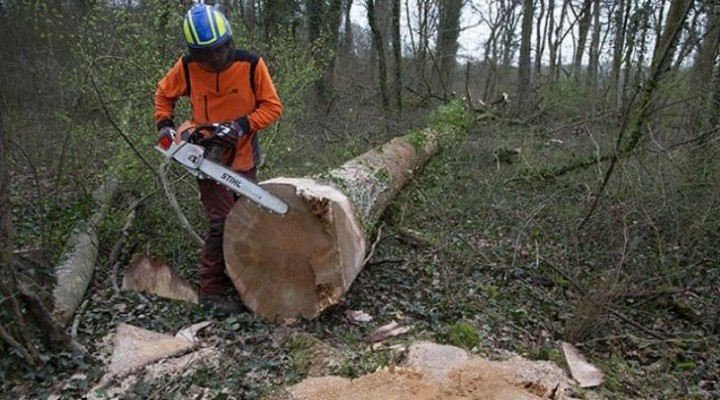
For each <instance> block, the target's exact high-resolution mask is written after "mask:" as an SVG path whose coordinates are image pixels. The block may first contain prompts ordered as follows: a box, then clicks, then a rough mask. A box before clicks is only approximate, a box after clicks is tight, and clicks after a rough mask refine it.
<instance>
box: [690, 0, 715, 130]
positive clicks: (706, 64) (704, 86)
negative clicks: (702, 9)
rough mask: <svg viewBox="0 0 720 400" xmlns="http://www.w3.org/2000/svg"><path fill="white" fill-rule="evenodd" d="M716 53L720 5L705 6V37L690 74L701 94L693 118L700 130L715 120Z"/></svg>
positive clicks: (706, 127)
mask: <svg viewBox="0 0 720 400" xmlns="http://www.w3.org/2000/svg"><path fill="white" fill-rule="evenodd" d="M718 53H720V5H715V6H707V24H706V29H705V37H704V39H703V41H702V43H701V45H700V49H699V50H698V52H697V55H696V56H695V62H694V64H693V67H692V75H691V79H692V81H691V82H692V85H691V86H692V87H693V88H696V89H697V90H699V91H700V94H701V95H702V100H701V101H702V103H701V104H700V105H698V106H696V107H695V110H697V111H695V112H696V113H697V114H696V115H697V117H696V118H693V119H694V120H695V121H697V122H698V125H699V126H698V128H699V129H701V130H706V129H709V128H711V127H713V126H714V123H713V121H717V115H716V113H717V105H715V106H713V101H714V98H715V96H717V95H718V93H717V86H716V85H717V81H716V80H715V78H714V77H715V74H714V72H715V71H716V68H715V65H716V62H715V60H717V58H718ZM717 65H720V63H718V64H717Z"/></svg>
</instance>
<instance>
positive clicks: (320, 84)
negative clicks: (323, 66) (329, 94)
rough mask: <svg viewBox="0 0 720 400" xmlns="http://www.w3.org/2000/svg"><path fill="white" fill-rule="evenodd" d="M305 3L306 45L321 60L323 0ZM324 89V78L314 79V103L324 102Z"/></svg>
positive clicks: (322, 57) (311, 0) (322, 56)
mask: <svg viewBox="0 0 720 400" xmlns="http://www.w3.org/2000/svg"><path fill="white" fill-rule="evenodd" d="M305 5H306V7H307V29H308V46H310V49H311V51H312V53H313V58H314V59H315V60H322V59H324V54H323V49H324V45H323V46H321V45H320V42H319V41H320V40H321V37H320V33H321V32H322V27H323V0H307V1H306V3H305ZM326 89H327V87H326V86H325V80H324V79H318V80H317V81H315V97H316V102H315V104H316V105H324V104H325V91H326Z"/></svg>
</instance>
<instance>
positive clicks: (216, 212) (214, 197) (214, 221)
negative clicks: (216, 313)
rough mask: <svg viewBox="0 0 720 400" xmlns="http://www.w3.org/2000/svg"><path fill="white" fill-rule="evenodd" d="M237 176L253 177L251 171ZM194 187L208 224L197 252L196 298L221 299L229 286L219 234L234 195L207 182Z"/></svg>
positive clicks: (253, 171) (235, 197) (253, 174)
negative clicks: (202, 244) (197, 284)
mask: <svg viewBox="0 0 720 400" xmlns="http://www.w3.org/2000/svg"><path fill="white" fill-rule="evenodd" d="M239 173H240V174H242V175H243V176H245V177H246V178H248V179H251V180H253V181H255V180H256V178H257V173H256V169H254V168H253V169H251V170H249V171H239ZM198 184H199V186H200V199H201V200H202V203H203V205H204V206H205V212H206V213H207V217H208V220H209V222H210V223H209V226H208V230H207V232H206V234H205V245H204V246H203V248H202V250H201V252H200V296H201V297H205V296H224V295H225V294H227V291H228V290H229V289H231V288H232V287H233V286H232V281H231V280H230V278H229V277H228V276H227V274H226V273H225V257H224V255H223V232H224V229H225V218H226V217H227V215H228V214H229V213H230V210H231V209H232V206H233V204H235V201H236V200H237V199H238V195H236V194H235V193H233V192H231V191H230V190H229V189H227V188H225V186H222V185H220V184H219V183H217V182H215V181H213V180H211V179H200V180H198Z"/></svg>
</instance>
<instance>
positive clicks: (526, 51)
mask: <svg viewBox="0 0 720 400" xmlns="http://www.w3.org/2000/svg"><path fill="white" fill-rule="evenodd" d="M532 23H533V0H524V1H523V17H522V33H521V34H520V37H521V39H520V62H519V63H518V86H517V102H516V103H515V104H517V108H516V110H515V111H516V112H517V113H522V112H525V111H527V109H528V106H529V104H530V99H529V98H530V41H531V38H532Z"/></svg>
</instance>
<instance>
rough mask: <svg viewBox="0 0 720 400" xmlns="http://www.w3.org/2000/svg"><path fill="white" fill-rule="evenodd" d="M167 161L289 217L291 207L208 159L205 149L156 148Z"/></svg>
mask: <svg viewBox="0 0 720 400" xmlns="http://www.w3.org/2000/svg"><path fill="white" fill-rule="evenodd" d="M155 148H156V149H157V150H158V151H160V152H161V153H163V154H164V155H165V157H170V158H172V159H174V160H175V161H177V162H178V163H179V164H180V165H182V166H183V167H184V168H185V169H187V170H188V172H190V173H191V174H193V175H194V176H197V177H198V178H201V179H203V178H209V179H212V180H214V181H215V182H217V183H219V184H221V185H223V186H225V187H227V188H228V189H230V190H232V191H233V192H235V193H237V194H239V195H241V196H243V197H245V198H247V199H248V200H250V201H252V202H253V203H255V204H258V205H260V206H262V207H265V208H266V209H268V210H270V211H273V212H276V213H278V214H280V215H285V214H286V213H287V212H288V205H287V203H285V202H284V201H282V200H281V199H280V198H279V197H277V196H275V195H274V194H272V193H270V192H268V191H267V190H265V189H263V188H262V187H261V186H260V185H258V184H256V183H255V182H253V181H251V180H249V179H248V178H246V177H244V176H242V175H240V174H238V173H236V172H234V171H232V170H231V169H229V168H227V167H225V166H224V165H222V164H218V163H216V162H214V161H211V160H208V159H207V158H205V156H204V153H205V149H204V148H203V147H201V146H198V145H195V144H191V143H187V142H184V141H183V142H180V143H172V144H171V145H170V147H169V148H167V149H164V148H162V147H160V146H156V147H155Z"/></svg>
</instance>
